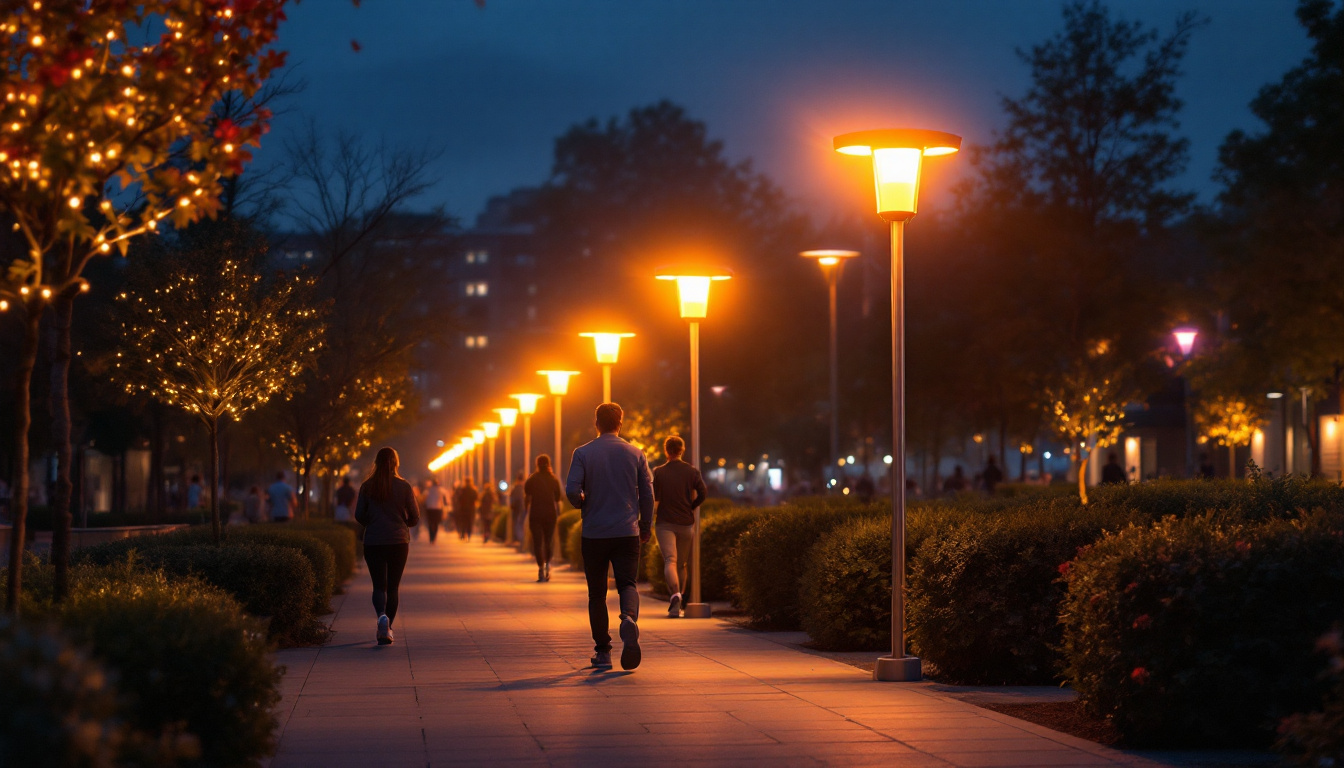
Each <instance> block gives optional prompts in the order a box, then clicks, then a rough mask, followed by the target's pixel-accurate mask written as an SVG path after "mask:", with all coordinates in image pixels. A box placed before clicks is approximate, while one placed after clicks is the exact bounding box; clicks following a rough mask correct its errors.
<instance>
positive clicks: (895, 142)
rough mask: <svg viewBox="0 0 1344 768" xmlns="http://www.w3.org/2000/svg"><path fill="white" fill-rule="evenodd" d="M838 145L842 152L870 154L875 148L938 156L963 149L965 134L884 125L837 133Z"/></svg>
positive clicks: (859, 154) (837, 147)
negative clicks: (909, 150) (865, 129)
mask: <svg viewBox="0 0 1344 768" xmlns="http://www.w3.org/2000/svg"><path fill="white" fill-rule="evenodd" d="M834 146H835V151H836V152H839V153H840V154H842V155H857V156H862V157H867V156H869V155H872V154H873V150H875V149H918V150H920V151H921V152H923V154H924V156H926V157H937V156H939V155H950V154H952V153H954V152H958V151H960V150H961V137H960V136H958V135H956V134H954V133H947V132H945V131H931V130H927V129H924V128H883V129H878V130H873V131H855V132H854V133H846V134H842V135H840V136H836V137H835V142H834Z"/></svg>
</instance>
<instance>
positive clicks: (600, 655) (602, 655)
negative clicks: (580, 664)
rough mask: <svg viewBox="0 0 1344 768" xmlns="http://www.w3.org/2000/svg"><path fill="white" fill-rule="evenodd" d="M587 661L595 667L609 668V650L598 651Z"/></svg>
mask: <svg viewBox="0 0 1344 768" xmlns="http://www.w3.org/2000/svg"><path fill="white" fill-rule="evenodd" d="M588 663H589V665H591V666H592V667H594V668H595V669H611V651H598V652H597V653H595V654H593V658H591V659H589V660H588Z"/></svg>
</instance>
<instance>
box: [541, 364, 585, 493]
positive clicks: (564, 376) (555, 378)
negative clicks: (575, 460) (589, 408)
mask: <svg viewBox="0 0 1344 768" xmlns="http://www.w3.org/2000/svg"><path fill="white" fill-rule="evenodd" d="M537 373H539V374H541V375H542V376H545V377H546V384H547V386H548V387H550V390H551V398H552V399H554V400H555V461H553V462H552V463H553V464H554V465H555V475H556V477H558V478H560V482H561V483H562V484H563V483H564V482H565V475H564V473H563V471H562V469H563V458H562V457H561V455H560V450H561V430H560V418H561V412H562V409H561V404H562V400H563V399H564V396H565V395H567V394H569V379H570V377H571V376H578V375H579V372H578V371H537Z"/></svg>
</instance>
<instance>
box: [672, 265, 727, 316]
mask: <svg viewBox="0 0 1344 768" xmlns="http://www.w3.org/2000/svg"><path fill="white" fill-rule="evenodd" d="M658 279H659V280H675V281H676V282H677V298H678V299H679V301H680V303H681V316H682V318H683V319H685V320H703V319H705V318H706V317H707V316H708V315H709V286H710V285H711V284H712V283H714V282H716V281H719V280H731V279H733V274H732V273H731V272H729V271H727V270H714V269H706V270H678V269H669V270H662V271H661V272H660V273H659V274H658Z"/></svg>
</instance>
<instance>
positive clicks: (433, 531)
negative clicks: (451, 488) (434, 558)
mask: <svg viewBox="0 0 1344 768" xmlns="http://www.w3.org/2000/svg"><path fill="white" fill-rule="evenodd" d="M446 507H448V493H447V491H445V490H443V488H441V487H440V486H439V481H438V480H436V479H434V478H430V480H429V488H428V490H426V491H425V527H426V528H428V529H429V543H430V544H433V543H434V542H435V541H436V540H437V539H438V538H439V526H440V525H442V524H443V510H444V509H445V508H446Z"/></svg>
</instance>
